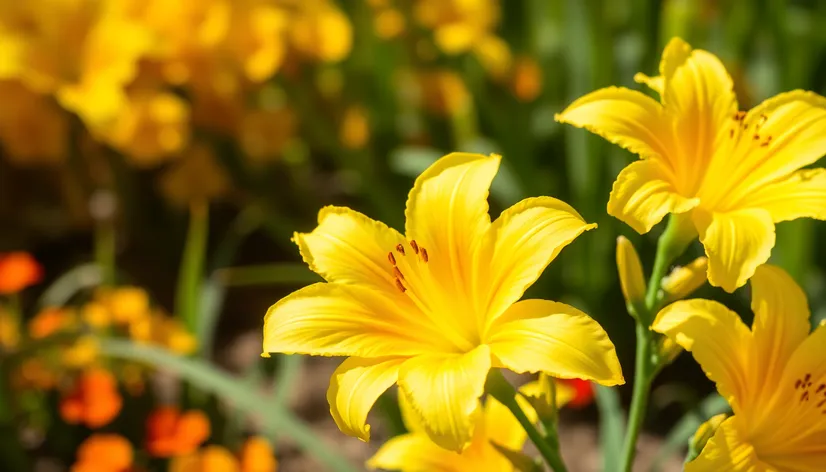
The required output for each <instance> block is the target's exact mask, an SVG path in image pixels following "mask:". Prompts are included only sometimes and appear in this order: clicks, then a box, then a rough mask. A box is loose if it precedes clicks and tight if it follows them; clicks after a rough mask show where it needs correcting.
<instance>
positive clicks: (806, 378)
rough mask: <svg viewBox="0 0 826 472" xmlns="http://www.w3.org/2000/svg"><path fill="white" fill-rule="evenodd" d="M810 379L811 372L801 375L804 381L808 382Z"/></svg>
mask: <svg viewBox="0 0 826 472" xmlns="http://www.w3.org/2000/svg"><path fill="white" fill-rule="evenodd" d="M810 380H812V374H806V375H804V376H803V382H804V383H809V381H810Z"/></svg>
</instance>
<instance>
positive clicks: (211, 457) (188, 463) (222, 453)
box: [169, 445, 241, 472]
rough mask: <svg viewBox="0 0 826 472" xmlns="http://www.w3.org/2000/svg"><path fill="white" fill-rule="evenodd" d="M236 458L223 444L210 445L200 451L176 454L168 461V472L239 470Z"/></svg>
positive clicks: (235, 471)
mask: <svg viewBox="0 0 826 472" xmlns="http://www.w3.org/2000/svg"><path fill="white" fill-rule="evenodd" d="M240 471H241V469H240V468H239V466H238V459H236V458H235V456H234V455H232V453H231V452H229V450H227V449H226V448H225V447H223V446H218V445H211V446H207V447H205V448H204V449H203V450H202V451H197V452H193V453H191V454H187V455H185V456H178V457H175V458H173V459H172V460H171V461H170V462H169V472H240Z"/></svg>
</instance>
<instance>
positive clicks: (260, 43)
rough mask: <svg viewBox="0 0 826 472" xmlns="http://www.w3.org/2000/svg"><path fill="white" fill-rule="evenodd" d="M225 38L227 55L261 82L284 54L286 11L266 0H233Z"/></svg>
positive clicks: (271, 74) (245, 73)
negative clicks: (230, 18)
mask: <svg viewBox="0 0 826 472" xmlns="http://www.w3.org/2000/svg"><path fill="white" fill-rule="evenodd" d="M233 8H234V11H233V15H232V22H231V26H230V31H229V35H228V38H227V48H228V51H227V56H228V57H229V58H232V59H233V60H234V61H236V62H238V66H237V67H238V69H239V70H241V71H242V73H243V74H244V76H245V77H246V78H247V80H249V81H251V82H256V83H258V82H263V81H265V80H267V79H269V78H270V77H272V76H273V74H275V73H276V71H277V70H278V68H279V67H280V66H281V63H282V62H283V61H284V57H285V55H286V30H287V26H288V24H290V22H291V20H292V19H291V18H289V17H288V15H287V12H286V11H284V10H282V9H280V8H277V7H276V6H275V5H272V4H271V3H270V2H268V1H266V0H236V1H235V2H234V3H233Z"/></svg>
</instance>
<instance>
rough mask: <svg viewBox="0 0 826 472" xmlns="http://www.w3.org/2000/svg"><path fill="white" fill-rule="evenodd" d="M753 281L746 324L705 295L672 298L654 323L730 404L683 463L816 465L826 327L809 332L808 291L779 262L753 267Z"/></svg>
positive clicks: (825, 395) (693, 467)
mask: <svg viewBox="0 0 826 472" xmlns="http://www.w3.org/2000/svg"><path fill="white" fill-rule="evenodd" d="M751 287H752V301H751V306H752V310H753V311H754V323H753V325H752V328H751V330H750V329H749V328H748V327H747V326H746V325H745V324H743V322H742V321H741V320H740V318H739V316H738V315H737V314H736V313H734V312H732V311H731V310H729V309H727V308H726V307H724V306H723V305H721V304H720V303H717V302H714V301H709V300H684V301H679V302H675V303H673V304H671V305H669V306H667V307H666V308H664V309H663V310H662V311H661V312H660V313H659V314H658V315H657V319H656V320H655V321H654V324H653V326H652V329H654V330H655V331H658V332H660V333H663V334H665V335H667V336H668V337H669V338H671V339H673V340H674V341H676V342H677V343H678V344H680V345H681V346H682V347H683V348H685V349H686V350H687V351H691V353H692V354H693V355H694V358H695V359H696V360H697V362H698V363H699V364H700V366H701V367H702V368H703V370H704V371H705V372H706V374H707V375H708V377H709V378H710V379H711V380H713V381H714V382H715V383H716V384H717V390H718V391H719V392H720V395H722V396H723V397H724V398H725V399H726V400H728V402H729V404H730V405H731V408H732V410H733V411H734V416H732V417H731V418H728V419H726V420H725V421H723V423H722V424H721V425H720V426H719V428H717V431H716V432H715V433H714V436H713V437H712V439H710V440H709V441H708V443H707V444H706V446H705V448H704V449H703V452H702V453H701V454H700V456H699V457H698V458H697V459H695V460H694V461H692V462H690V463H688V464H687V465H686V471H687V472H701V471H709V470H715V471H716V470H721V471H722V470H729V471H747V470H748V471H757V470H800V471H803V470H821V469H822V467H823V464H824V463H826V449H824V442H823V438H824V434H826V406H824V405H826V363H824V362H823V359H824V358H825V357H826V351H825V350H826V327H824V326H820V327H818V328H816V329H815V330H814V332H812V333H811V334H809V326H810V325H809V307H808V304H807V302H806V297H805V295H804V293H803V290H801V288H800V287H799V286H798V285H797V284H796V283H795V282H794V280H792V278H791V277H790V276H789V275H788V274H786V273H785V272H784V271H783V270H781V269H779V268H777V267H774V266H770V265H764V266H761V267H759V268H758V269H757V271H756V272H755V274H754V277H752V279H751Z"/></svg>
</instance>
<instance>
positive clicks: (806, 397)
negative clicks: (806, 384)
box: [800, 390, 809, 402]
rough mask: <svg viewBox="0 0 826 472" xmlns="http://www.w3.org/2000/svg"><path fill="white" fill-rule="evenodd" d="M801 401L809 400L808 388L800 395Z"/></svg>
mask: <svg viewBox="0 0 826 472" xmlns="http://www.w3.org/2000/svg"><path fill="white" fill-rule="evenodd" d="M800 401H801V402H804V401H805V402H807V401H809V391H808V390H806V391H805V392H803V395H800Z"/></svg>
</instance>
